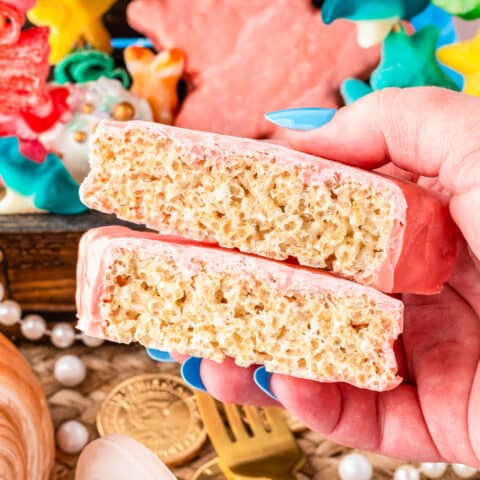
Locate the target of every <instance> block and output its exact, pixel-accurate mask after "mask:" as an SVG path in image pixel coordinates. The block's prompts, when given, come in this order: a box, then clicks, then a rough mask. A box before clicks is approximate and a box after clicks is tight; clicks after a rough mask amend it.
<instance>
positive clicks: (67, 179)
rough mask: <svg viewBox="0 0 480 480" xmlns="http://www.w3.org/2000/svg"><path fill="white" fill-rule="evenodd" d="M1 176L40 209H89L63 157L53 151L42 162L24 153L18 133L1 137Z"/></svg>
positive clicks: (62, 211)
mask: <svg viewBox="0 0 480 480" xmlns="http://www.w3.org/2000/svg"><path fill="white" fill-rule="evenodd" d="M0 158H1V161H0V177H1V178H2V180H3V183H4V185H5V187H6V189H7V191H8V190H9V189H11V190H12V191H14V192H15V193H16V194H17V195H20V196H23V197H29V198H32V200H33V205H34V207H36V208H37V209H40V210H44V211H47V212H50V213H56V214H59V215H73V214H77V213H81V212H84V211H86V210H87V207H85V205H83V203H82V202H81V201H80V197H79V194H78V189H79V185H78V183H77V182H76V181H75V180H74V179H73V178H72V176H71V175H70V173H69V172H68V171H67V169H66V168H65V166H64V165H63V163H62V161H61V160H60V159H59V158H58V157H57V156H56V155H54V154H52V153H49V154H47V156H46V157H45V160H44V161H43V162H41V163H38V162H34V161H32V160H30V159H29V158H27V157H25V156H24V155H22V153H20V150H19V141H18V138H16V137H3V138H0Z"/></svg>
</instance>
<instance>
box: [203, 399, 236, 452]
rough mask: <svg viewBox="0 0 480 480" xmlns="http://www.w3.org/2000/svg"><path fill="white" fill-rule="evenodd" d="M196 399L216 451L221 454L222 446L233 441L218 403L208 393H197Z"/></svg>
mask: <svg viewBox="0 0 480 480" xmlns="http://www.w3.org/2000/svg"><path fill="white" fill-rule="evenodd" d="M195 397H196V399H197V405H198V409H199V410H200V414H201V416H202V420H203V423H204V424H205V428H206V429H207V433H208V436H209V437H210V441H211V442H212V444H213V446H214V447H215V450H216V451H217V452H221V451H222V446H223V447H226V446H227V445H228V444H230V443H231V442H232V441H231V440H230V437H229V436H228V432H227V430H226V428H225V425H224V424H223V420H222V418H221V417H220V413H219V412H218V408H217V403H216V402H215V400H214V399H213V397H211V396H210V395H209V394H208V393H203V392H199V391H196V392H195Z"/></svg>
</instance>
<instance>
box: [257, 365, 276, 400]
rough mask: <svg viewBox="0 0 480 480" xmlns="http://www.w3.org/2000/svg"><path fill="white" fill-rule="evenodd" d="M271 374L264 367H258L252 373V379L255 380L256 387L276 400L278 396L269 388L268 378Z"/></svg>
mask: <svg viewBox="0 0 480 480" xmlns="http://www.w3.org/2000/svg"><path fill="white" fill-rule="evenodd" d="M271 378H272V374H271V373H270V372H267V371H266V370H265V367H259V368H257V369H256V370H255V372H254V373H253V380H254V381H255V383H256V385H257V387H258V388H259V389H260V390H261V391H262V392H263V393H265V394H267V395H268V396H269V397H270V398H273V399H274V400H277V401H278V398H277V397H276V396H275V395H274V394H273V393H272V391H271V390H270V379H271Z"/></svg>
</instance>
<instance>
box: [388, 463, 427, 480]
mask: <svg viewBox="0 0 480 480" xmlns="http://www.w3.org/2000/svg"><path fill="white" fill-rule="evenodd" d="M393 478H394V480H420V472H419V471H418V470H417V469H416V468H415V467H413V466H412V465H400V466H399V467H398V468H397V469H396V470H395V474H394V475H393Z"/></svg>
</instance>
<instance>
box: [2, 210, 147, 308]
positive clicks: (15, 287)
mask: <svg viewBox="0 0 480 480" xmlns="http://www.w3.org/2000/svg"><path fill="white" fill-rule="evenodd" d="M112 224H124V225H126V224H125V223H122V222H120V221H118V220H116V219H115V218H113V217H111V216H107V215H102V214H100V213H95V212H87V213H84V214H81V215H73V216H62V215H0V274H1V280H0V281H1V282H2V283H3V284H4V285H5V286H6V288H7V294H8V297H9V298H13V299H14V300H16V301H18V302H19V303H20V305H21V306H22V308H23V310H27V311H42V312H50V311H53V312H59V311H64V312H71V311H74V310H75V270H76V263H77V250H78V242H79V240H80V237H81V236H82V234H83V233H84V232H85V231H87V230H89V229H90V228H95V227H99V226H102V225H112ZM133 228H135V227H133ZM137 228H138V227H137Z"/></svg>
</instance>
